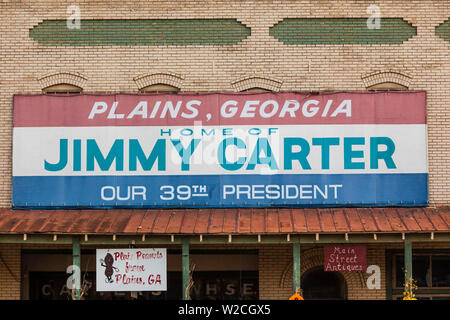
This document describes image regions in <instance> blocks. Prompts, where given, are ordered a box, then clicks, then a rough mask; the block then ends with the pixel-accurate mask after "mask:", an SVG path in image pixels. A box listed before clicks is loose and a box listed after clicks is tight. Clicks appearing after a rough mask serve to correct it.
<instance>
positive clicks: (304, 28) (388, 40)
mask: <svg viewBox="0 0 450 320" xmlns="http://www.w3.org/2000/svg"><path fill="white" fill-rule="evenodd" d="M380 21H381V27H380V28H379V29H375V28H374V29H369V28H368V27H367V18H286V19H283V21H281V22H279V23H277V24H276V25H275V26H273V27H272V28H270V35H271V36H273V37H275V38H276V39H278V40H280V41H281V42H282V43H284V44H296V45H317V44H334V45H336V44H401V43H403V42H405V41H408V40H409V39H410V38H412V37H413V36H414V35H416V34H417V30H416V28H415V27H413V26H412V25H411V24H409V23H408V22H407V21H404V20H403V19H401V18H381V19H380Z"/></svg>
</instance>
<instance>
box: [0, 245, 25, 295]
mask: <svg viewBox="0 0 450 320" xmlns="http://www.w3.org/2000/svg"><path fill="white" fill-rule="evenodd" d="M20 260H21V259H20V245H12V244H8V245H3V244H0V300H16V299H20V289H21V285H20V283H21V267H20V265H21V264H20Z"/></svg>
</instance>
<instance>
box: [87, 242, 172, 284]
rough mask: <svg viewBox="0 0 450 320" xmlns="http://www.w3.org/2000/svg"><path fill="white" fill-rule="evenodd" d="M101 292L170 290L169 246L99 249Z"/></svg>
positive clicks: (97, 252)
mask: <svg viewBox="0 0 450 320" xmlns="http://www.w3.org/2000/svg"><path fill="white" fill-rule="evenodd" d="M96 275H97V276H96V284H97V291H166V290H167V255H166V249H97V251H96Z"/></svg>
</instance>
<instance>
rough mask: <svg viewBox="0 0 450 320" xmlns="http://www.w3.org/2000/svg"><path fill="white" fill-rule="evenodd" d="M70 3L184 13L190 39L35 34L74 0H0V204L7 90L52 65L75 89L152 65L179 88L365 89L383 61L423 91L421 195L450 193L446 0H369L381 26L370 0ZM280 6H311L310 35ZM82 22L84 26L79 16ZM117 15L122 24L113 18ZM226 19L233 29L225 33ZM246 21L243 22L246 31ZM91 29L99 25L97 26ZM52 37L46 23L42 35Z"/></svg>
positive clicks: (129, 82)
mask: <svg viewBox="0 0 450 320" xmlns="http://www.w3.org/2000/svg"><path fill="white" fill-rule="evenodd" d="M77 3H78V5H79V7H80V9H81V18H82V19H86V21H87V20H89V21H90V22H89V23H92V21H97V22H100V23H101V21H102V20H105V19H110V20H114V19H115V20H121V19H147V20H148V19H156V20H157V21H163V22H164V20H166V19H191V20H190V22H189V23H187V25H188V28H189V30H190V31H189V32H190V33H189V34H188V35H187V36H186V37H188V36H192V37H193V38H192V39H194V40H195V41H194V42H193V43H194V44H193V45H187V46H186V45H184V44H186V42H183V41H185V39H183V34H182V33H179V29H177V30H178V31H177V32H175V31H174V32H173V34H171V31H170V30H168V31H167V30H166V31H165V35H166V36H173V39H175V40H176V41H178V42H175V44H176V45H172V44H173V43H167V45H160V44H161V43H159V42H158V41H154V42H151V41H148V42H145V41H147V40H145V41H144V42H143V43H140V44H141V45H140V46H134V45H133V44H136V43H133V42H130V43H125V44H126V45H124V44H123V43H119V44H117V45H111V46H108V45H102V46H99V45H95V43H94V44H93V43H89V41H87V40H86V39H88V38H89V37H87V38H86V37H85V38H83V39H82V40H83V41H84V42H81V43H78V44H77V43H73V44H67V43H66V45H62V44H61V43H60V44H59V45H51V43H47V44H45V45H44V44H42V43H40V42H38V41H36V40H34V39H33V38H31V37H30V30H31V29H33V28H34V29H33V30H34V31H35V30H36V28H35V27H36V26H37V25H38V24H41V26H42V24H43V23H44V20H46V21H47V20H62V21H64V19H65V18H66V17H67V13H66V12H67V7H68V6H70V5H73V4H74V3H73V1H58V2H56V1H50V0H48V1H46V0H41V1H15V0H5V1H1V2H0V33H1V35H2V37H1V38H0V47H1V50H0V108H1V111H2V112H1V114H0V128H1V129H0V130H1V131H0V163H1V174H0V206H1V207H9V206H10V205H11V148H12V142H11V132H12V128H11V125H12V121H11V120H12V114H11V110H12V105H11V104H12V102H11V101H12V95H13V94H14V93H41V92H42V91H41V90H42V88H43V86H44V85H45V84H46V82H45V79H49V78H48V77H47V76H48V75H53V74H59V73H61V74H62V76H60V77H59V78H60V79H62V81H65V79H67V81H65V82H68V83H74V84H76V85H81V87H82V88H83V92H86V93H93V92H137V91H138V86H139V85H138V84H137V83H136V82H135V80H134V79H135V78H136V79H142V76H145V75H152V74H155V73H159V74H161V73H162V74H167V75H171V74H175V75H177V76H179V78H177V79H182V80H180V81H179V83H178V85H179V86H180V88H181V90H182V91H187V92H195V91H233V90H236V88H238V89H239V90H244V89H246V88H245V87H242V85H240V86H236V85H235V84H236V83H238V84H242V83H243V82H242V81H241V80H242V79H256V80H250V81H247V83H248V84H249V85H251V86H258V87H263V88H266V89H270V90H282V91H288V90H364V89H365V88H366V84H367V83H368V82H367V75H370V74H373V73H375V74H376V73H377V72H378V73H379V72H386V73H383V74H384V75H387V78H386V79H384V80H385V81H389V80H392V78H393V79H394V80H395V79H399V78H400V79H407V82H408V83H407V85H408V86H409V89H412V90H426V91H427V92H428V110H427V113H428V124H429V128H428V133H429V143H428V147H429V173H430V175H429V181H430V200H431V204H432V205H445V204H449V200H450V192H449V191H450V183H449V182H450V157H449V153H450V148H449V147H448V142H447V140H448V138H449V136H450V126H449V123H448V122H449V120H448V119H450V109H449V108H448V106H449V105H450V95H449V94H448V92H450V81H448V74H450V61H449V59H448V56H449V54H450V42H449V41H448V39H450V36H449V34H450V31H449V30H450V29H449V23H448V21H447V20H448V19H449V18H450V3H449V2H448V1H440V0H435V1H422V0H420V1H409V0H403V1H395V2H393V1H375V4H377V5H378V6H379V7H380V10H381V17H382V26H384V27H385V29H382V30H385V31H386V34H383V33H381V34H380V33H379V32H375V31H373V32H372V31H370V32H368V31H367V30H364V23H363V22H362V21H363V20H361V19H358V18H366V17H368V16H369V14H368V13H367V12H366V10H367V7H368V6H369V5H371V4H373V1H277V2H273V1H259V2H258V5H256V4H255V2H254V1H228V0H227V1H206V0H205V1H183V5H182V6H180V5H179V2H178V1H159V0H158V1H146V2H145V3H144V2H141V1H128V2H126V3H125V2H123V1H95V2H92V1H78V2H77ZM287 18H289V19H291V20H284V22H283V23H284V24H285V23H286V21H294V24H295V23H298V19H299V18H302V19H304V18H310V19H311V18H316V20H315V22H312V21H307V25H308V28H309V29H308V30H309V31H310V32H312V34H314V35H315V38H317V43H316V44H314V43H312V44H310V43H307V44H302V43H303V40H304V39H301V37H300V38H299V37H297V38H296V36H295V34H292V35H290V34H289V32H287V31H286V30H289V28H288V29H283V28H281V29H280V26H282V25H283V23H281V22H282V21H283V19H287ZM318 18H320V19H325V22H326V24H330V23H332V22H330V21H331V20H332V19H335V20H336V21H338V22H336V23H337V24H338V25H339V26H340V27H339V28H338V29H339V30H341V32H342V36H343V37H344V39H345V41H344V42H343V43H346V44H339V41H340V40H339V38H335V39H334V40H333V41H331V40H329V41H328V40H326V41H324V40H323V37H325V38H326V37H327V33H323V32H322V33H320V32H319V31H320V30H322V29H321V28H324V25H321V24H320V23H319V25H317V19H318ZM336 18H339V19H336ZM204 19H209V20H208V21H207V24H206V27H204V28H202V27H199V26H201V25H204V21H203V22H202V20H204ZM352 19H353V20H352ZM296 21H297V22H296ZM302 21H303V20H302ZM446 21H447V22H446ZM172 22H173V21H172ZM172 22H171V23H172ZM47 23H49V22H47ZM58 23H59V24H61V22H58ZM86 23H87V24H86V26H85V27H86V28H89V26H90V25H89V23H88V22H86ZM180 23H186V20H183V21H182V22H180ZM227 23H229V25H228V26H227ZM302 23H303V22H302ZM82 24H83V22H82ZM105 24H107V23H106V22H105ZM118 24H119V25H120V24H122V25H123V21H122V22H120V21H119V23H118ZM175 24H177V23H175ZM274 26H275V27H274ZM348 26H354V30H355V36H354V38H352V37H351V36H350V37H349V36H348V30H350V29H349V27H348ZM147 27H148V26H147ZM147 27H146V28H147ZM227 27H229V28H230V30H232V31H233V32H235V34H231V35H230V34H228V35H227V33H226V28H227ZM291 27H292V25H291ZM82 28H83V27H82ZM90 28H91V29H92V28H93V27H92V25H91V26H90ZM214 28H216V29H214ZM224 28H225V29H224ZM248 28H251V35H250V36H248ZM276 28H278V29H276ZM395 28H398V32H397V33H396V32H395V31H393V30H395ZM436 28H438V29H437V30H436ZM82 30H83V29H82ZM92 30H94V31H95V30H96V28H93V29H92ZM145 30H147V29H145ZM208 30H209V31H211V30H212V31H213V33H214V32H222V33H223V37H226V38H223V37H222V38H221V39H218V38H214V37H213V38H211V33H208ZM224 30H225V31H224ZM271 30H272V31H271ZM277 30H278V31H277ZM283 30H284V31H283ZM318 30H319V31H318ZM34 31H32V32H31V35H33V34H34V33H33V32H34ZM47 31H48V30H47ZM47 31H46V32H47ZM275 31H276V32H275ZM98 32H99V33H101V31H100V29H98ZM127 32H128V33H129V32H130V31H127ZM273 32H275V33H280V32H281V33H280V34H281V36H283V37H284V38H286V37H288V38H289V37H290V39H291V40H292V41H291V42H290V43H294V44H289V45H288V44H283V43H282V41H280V40H279V39H276V38H275V37H274V36H271V33H273ZM283 32H287V33H283ZM317 32H319V36H317ZM383 32H384V31H383ZM50 33H51V32H50ZM128 33H124V34H122V35H121V36H120V32H119V33H118V34H119V36H118V38H119V40H120V39H123V38H129V34H128ZM203 33H205V34H203ZM127 35H128V36H127ZM44 36H45V37H47V38H46V39H49V38H50V40H51V36H49V34H45V32H44ZM103 36H104V34H103ZM45 37H44V38H45ZM96 37H97V36H93V37H92V39H93V40H92V41H94V40H95V41H97V40H98V39H97V38H96ZM120 37H122V38H120ZM383 37H385V38H384V39H383ZM56 38H57V37H56V35H55V38H54V39H53V40H55V39H56ZM137 38H139V37H137ZM309 38H311V37H308V39H309ZM313 38H314V37H313ZM315 38H314V39H315ZM168 39H170V37H169V38H168ZM199 39H200V40H199ZM202 39H203V40H204V42H202V41H203V40H202ZM311 39H312V38H311ZM355 39H356V40H355ZM445 39H447V40H445ZM41 40H42V39H41ZM72 40H73V39H72ZM141 40H142V39H141ZM337 40H339V41H337ZM74 41H75V40H74ZM208 41H209V42H208ZM327 41H328V42H327ZM336 41H337V42H336ZM366 41H367V43H365V42H366ZM75 42H76V41H75ZM230 43H231V44H230ZM327 43H331V44H327ZM373 43H376V44H373ZM80 44H82V45H83V46H80ZM106 44H108V43H106ZM110 44H111V43H110ZM74 75H79V77H78V78H76V76H74ZM74 77H75V78H76V79H75V80H74ZM168 77H169V78H170V76H168ZM56 78H58V76H56ZM375 78H376V77H375ZM40 79H41V80H42V79H44V80H42V81H39V80H40ZM50 79H53V78H52V77H50ZM394 82H396V81H394ZM401 84H403V83H401Z"/></svg>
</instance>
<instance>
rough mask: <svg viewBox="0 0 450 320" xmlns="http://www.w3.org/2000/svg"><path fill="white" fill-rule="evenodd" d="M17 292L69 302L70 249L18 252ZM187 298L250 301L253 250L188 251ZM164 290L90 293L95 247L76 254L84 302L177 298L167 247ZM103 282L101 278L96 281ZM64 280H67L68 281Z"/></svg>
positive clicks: (254, 278) (175, 260)
mask: <svg viewBox="0 0 450 320" xmlns="http://www.w3.org/2000/svg"><path fill="white" fill-rule="evenodd" d="M22 261H23V266H24V269H25V270H27V271H26V272H25V274H24V280H25V281H24V283H23V295H24V298H25V299H31V300H71V299H72V292H71V290H70V289H69V288H68V285H67V283H68V280H69V277H70V276H71V275H70V274H68V273H66V270H67V267H68V266H69V265H71V264H72V261H73V260H72V255H71V254H70V251H66V250H64V251H58V250H42V251H39V250H36V251H33V250H24V251H23V255H22ZM190 262H191V263H192V264H193V265H195V268H194V271H193V272H192V280H193V285H192V288H191V294H190V296H191V299H192V300H256V299H258V297H259V292H258V291H259V288H258V253H257V251H255V250H211V251H204V250H192V251H191V252H190ZM167 268H168V269H167V291H158V292H157V291H142V292H99V291H96V287H97V286H96V273H95V250H83V251H82V255H81V269H82V270H81V289H82V292H84V294H83V296H82V299H84V300H131V299H137V300H181V298H182V273H181V252H180V251H177V250H169V251H168V259H167ZM102 281H104V279H103V280H102ZM69 283H70V281H69Z"/></svg>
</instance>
